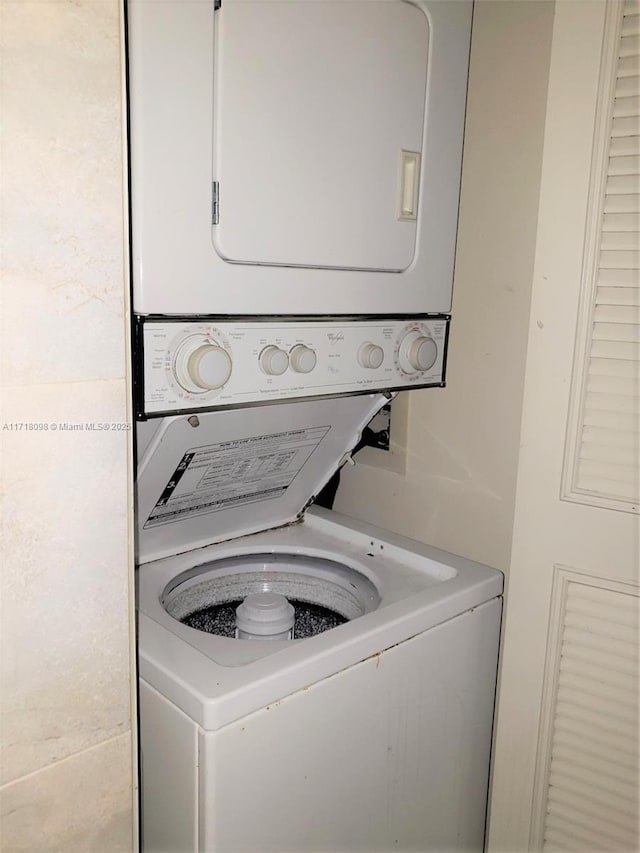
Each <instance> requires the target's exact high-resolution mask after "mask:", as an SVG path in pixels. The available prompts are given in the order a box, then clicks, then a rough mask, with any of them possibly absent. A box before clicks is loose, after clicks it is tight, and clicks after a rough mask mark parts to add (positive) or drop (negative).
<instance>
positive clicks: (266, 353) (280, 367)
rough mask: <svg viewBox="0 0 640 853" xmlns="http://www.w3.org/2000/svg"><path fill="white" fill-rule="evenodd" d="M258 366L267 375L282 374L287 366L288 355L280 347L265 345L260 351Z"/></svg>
mask: <svg viewBox="0 0 640 853" xmlns="http://www.w3.org/2000/svg"><path fill="white" fill-rule="evenodd" d="M260 367H261V369H262V372H263V373H266V374H267V376H282V374H283V373H284V372H285V371H286V369H287V367H289V356H288V355H287V353H286V352H285V351H284V350H283V349H280V347H276V346H273V345H271V346H268V347H265V348H264V349H263V350H262V352H261V353H260Z"/></svg>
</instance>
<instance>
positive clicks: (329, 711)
mask: <svg viewBox="0 0 640 853" xmlns="http://www.w3.org/2000/svg"><path fill="white" fill-rule="evenodd" d="M500 617H501V600H500V599H494V600H493V601H490V602H487V603H486V604H483V605H481V606H480V607H477V608H476V609H475V610H473V611H472V612H469V613H464V614H461V615H460V616H458V617H457V618H455V619H452V620H451V621H449V622H447V623H445V624H442V625H438V626H436V627H435V628H432V629H431V630H429V631H426V632H424V633H422V634H420V635H418V636H416V637H412V638H411V639H407V640H406V641H405V642H403V643H401V644H400V645H397V646H394V647H393V648H386V649H380V652H379V653H378V654H376V655H374V656H373V657H371V658H369V659H368V660H363V661H362V662H360V663H358V664H357V665H355V666H353V667H350V668H349V669H347V670H343V671H342V672H339V673H337V674H335V675H333V676H332V677H330V678H328V679H325V680H323V681H320V682H317V683H312V684H310V685H309V687H308V688H306V689H305V690H302V691H300V692H298V693H295V694H293V695H291V696H287V697H286V698H284V699H283V700H282V701H280V702H276V703H274V704H273V705H270V706H269V707H265V708H263V709H261V710H260V711H258V712H257V713H255V714H252V715H251V716H248V717H245V718H244V719H242V720H239V721H237V722H235V723H233V724H231V725H230V726H227V727H226V728H224V729H222V730H221V731H219V732H207V733H205V732H203V731H200V733H199V738H198V755H199V770H198V778H199V784H200V791H199V798H198V809H199V813H200V819H199V826H200V830H201V840H200V845H201V847H200V849H201V850H203V851H207V852H208V853H209V852H211V853H213V851H220V853H222V851H224V853H230V851H238V853H240V851H260V853H284V851H289V853H305V851H366V853H373V851H378V852H379V853H390V851H394V850H396V851H397V850H404V851H414V853H415V851H421V853H427V851H432V853H443V851H446V853H453V851H477V853H480V851H482V850H483V842H484V830H485V817H486V806H487V790H488V785H489V760H490V754H491V731H492V725H493V709H494V699H495V685H496V669H497V656H498V642H499V636H500ZM230 779H233V784H230ZM246 815H250V816H251V819H250V820H246V819H243V817H244V816H246Z"/></svg>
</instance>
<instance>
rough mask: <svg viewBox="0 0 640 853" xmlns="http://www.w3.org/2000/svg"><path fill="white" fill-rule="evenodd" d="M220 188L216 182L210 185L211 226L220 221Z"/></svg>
mask: <svg viewBox="0 0 640 853" xmlns="http://www.w3.org/2000/svg"><path fill="white" fill-rule="evenodd" d="M219 199H220V187H219V185H218V182H217V181H214V182H213V183H212V184H211V224H212V225H217V224H218V222H219V221H220V200H219Z"/></svg>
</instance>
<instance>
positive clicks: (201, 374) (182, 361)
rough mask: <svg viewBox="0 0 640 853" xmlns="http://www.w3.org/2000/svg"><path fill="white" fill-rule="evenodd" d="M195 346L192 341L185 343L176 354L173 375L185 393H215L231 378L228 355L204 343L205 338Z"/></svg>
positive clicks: (220, 349)
mask: <svg viewBox="0 0 640 853" xmlns="http://www.w3.org/2000/svg"><path fill="white" fill-rule="evenodd" d="M202 340H204V341H205V343H200V345H199V346H195V348H194V343H197V341H196V342H193V341H189V342H187V345H186V346H183V347H182V348H181V350H180V351H179V352H178V353H177V356H176V361H175V375H176V379H177V380H178V382H179V383H180V385H181V386H182V387H183V388H184V389H185V391H191V392H192V393H202V392H203V391H215V390H216V389H217V388H222V386H223V385H224V384H225V383H226V382H227V381H228V379H229V377H230V376H231V369H232V362H231V356H230V355H229V353H228V352H227V351H226V350H225V349H224V348H223V347H221V346H218V345H217V344H215V343H209V342H206V338H203V339H202Z"/></svg>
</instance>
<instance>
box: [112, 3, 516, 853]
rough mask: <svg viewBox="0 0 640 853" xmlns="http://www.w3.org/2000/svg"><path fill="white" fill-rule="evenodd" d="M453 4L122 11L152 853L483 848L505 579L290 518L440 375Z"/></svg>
mask: <svg viewBox="0 0 640 853" xmlns="http://www.w3.org/2000/svg"><path fill="white" fill-rule="evenodd" d="M471 11H472V10H471V4H470V3H469V2H465V0H458V2H434V1H433V0H411V2H404V0H383V1H382V0H357V2H348V0H339V2H332V0H222V2H220V0H129V2H128V6H127V21H128V51H129V97H130V144H131V148H130V154H131V221H132V274H133V288H134V309H135V314H136V318H135V327H136V333H135V364H136V410H137V416H138V428H137V534H138V541H137V549H138V564H139V565H138V619H139V674H140V736H141V767H142V831H143V849H144V850H145V851H146V853H151V851H171V853H176V851H207V853H209V852H210V851H224V853H231V851H243V853H250V852H251V853H269V851H273V853H276V851H277V853H285V851H292V852H293V851H295V853H302V851H325V853H329V851H331V853H347V851H356V850H357V851H374V850H379V851H390V850H412V851H427V850H434V851H435V850H438V851H451V850H472V849H475V850H481V849H482V847H483V840H484V828H485V813H486V801H487V786H488V776H489V759H490V746H491V731H492V718H493V705H494V691H495V679H496V665H497V652H498V636H499V626H500V614H501V593H502V578H501V576H500V575H499V573H497V572H494V571H492V570H489V569H487V568H485V567H482V566H479V565H477V564H475V563H472V562H470V561H468V560H465V559H462V558H460V557H456V556H453V555H451V554H447V553H444V552H442V551H438V550H436V549H433V548H430V547H428V546H426V545H421V544H418V543H416V542H412V541H409V540H406V539H403V538H400V537H398V536H395V535H393V534H391V533H388V532H385V531H382V530H379V529H376V528H373V527H370V526H368V525H366V524H362V523H359V522H356V521H354V520H352V519H349V518H346V517H344V516H341V515H338V514H337V513H335V512H332V511H328V510H322V509H319V508H317V507H314V506H311V504H312V503H313V499H314V497H315V496H317V495H318V493H319V491H320V490H321V489H322V487H323V486H324V485H325V484H326V483H327V481H328V480H329V479H330V478H331V476H332V475H333V473H334V472H335V471H336V470H338V469H339V468H340V466H341V465H343V464H344V463H345V461H347V460H349V458H350V454H351V452H352V450H353V448H354V446H355V445H356V444H357V442H358V440H359V437H360V435H361V432H362V430H363V428H364V427H365V425H366V424H367V423H368V422H369V421H370V420H371V418H372V417H373V416H374V415H375V414H376V413H377V412H378V411H379V409H380V408H381V407H382V406H383V405H385V403H386V402H387V401H388V399H389V397H390V396H391V395H392V393H393V392H394V391H397V390H405V389H412V388H424V387H429V386H442V385H443V384H444V378H445V365H446V351H447V335H448V328H449V313H448V312H449V310H450V306H451V288H452V277H453V262H454V251H455V238H456V224H457V208H458V192H459V184H460V166H461V156H462V137H463V124H464V109H465V96H466V81H467V71H468V55H469V40H470V29H471ZM434 393H437V392H434ZM391 499H392V498H391V496H389V495H379V500H381V501H387V500H391Z"/></svg>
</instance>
